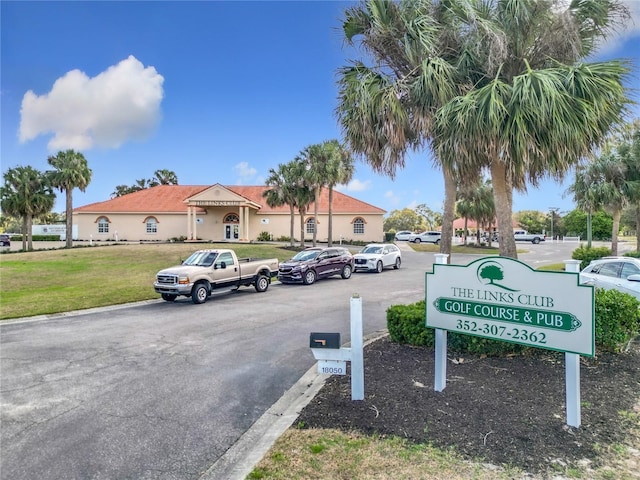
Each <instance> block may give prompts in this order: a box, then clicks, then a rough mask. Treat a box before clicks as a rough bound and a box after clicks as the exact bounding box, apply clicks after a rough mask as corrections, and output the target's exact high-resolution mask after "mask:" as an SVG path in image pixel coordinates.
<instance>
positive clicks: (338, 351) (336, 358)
mask: <svg viewBox="0 0 640 480" xmlns="http://www.w3.org/2000/svg"><path fill="white" fill-rule="evenodd" d="M363 343H364V342H363V335H362V299H361V298H360V295H358V294H354V295H353V296H352V297H351V347H342V348H341V347H340V334H339V333H317V332H315V333H311V335H310V339H309V346H310V347H311V352H312V353H313V356H314V357H315V359H316V360H318V373H324V374H329V375H345V374H346V373H347V369H346V362H351V400H364V354H363V346H364V345H363Z"/></svg>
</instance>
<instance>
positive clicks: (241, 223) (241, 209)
mask: <svg viewBox="0 0 640 480" xmlns="http://www.w3.org/2000/svg"><path fill="white" fill-rule="evenodd" d="M238 216H239V217H240V218H239V222H238V229H239V230H240V231H239V232H238V240H240V241H242V239H243V238H244V207H242V206H241V207H239V208H238Z"/></svg>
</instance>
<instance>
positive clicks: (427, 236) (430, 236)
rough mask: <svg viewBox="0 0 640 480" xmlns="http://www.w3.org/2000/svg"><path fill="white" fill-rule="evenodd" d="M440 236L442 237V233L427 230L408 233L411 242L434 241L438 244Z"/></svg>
mask: <svg viewBox="0 0 640 480" xmlns="http://www.w3.org/2000/svg"><path fill="white" fill-rule="evenodd" d="M441 237H442V234H441V233H440V232H430V231H427V232H422V233H415V234H413V235H410V236H409V241H410V242H413V243H420V242H428V243H435V244H436V245H438V244H439V243H440V238H441Z"/></svg>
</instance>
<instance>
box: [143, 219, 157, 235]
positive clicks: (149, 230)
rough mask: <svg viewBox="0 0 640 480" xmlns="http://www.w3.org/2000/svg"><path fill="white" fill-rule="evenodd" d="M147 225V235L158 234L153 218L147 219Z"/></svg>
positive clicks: (155, 221)
mask: <svg viewBox="0 0 640 480" xmlns="http://www.w3.org/2000/svg"><path fill="white" fill-rule="evenodd" d="M146 224H147V233H150V234H154V233H158V221H157V220H156V219H155V217H149V218H147V220H146Z"/></svg>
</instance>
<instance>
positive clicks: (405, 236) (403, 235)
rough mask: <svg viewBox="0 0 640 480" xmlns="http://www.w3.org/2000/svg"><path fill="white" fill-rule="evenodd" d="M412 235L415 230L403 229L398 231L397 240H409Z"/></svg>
mask: <svg viewBox="0 0 640 480" xmlns="http://www.w3.org/2000/svg"><path fill="white" fill-rule="evenodd" d="M411 235H413V232H410V231H409V230H402V231H400V232H398V233H396V236H395V240H396V241H403V240H409V237H410V236H411Z"/></svg>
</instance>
